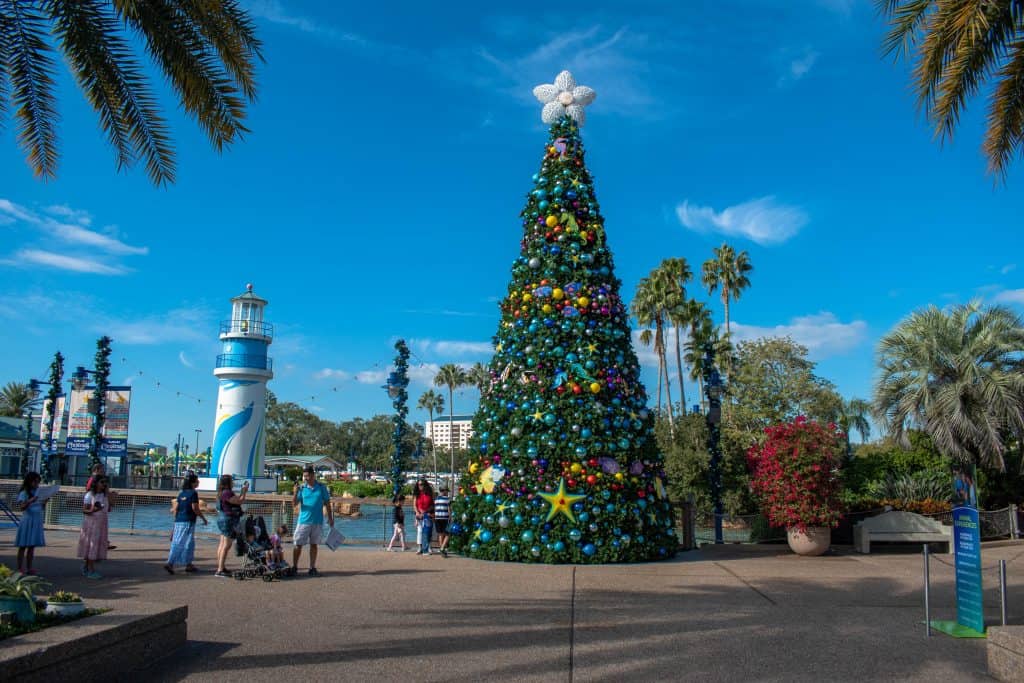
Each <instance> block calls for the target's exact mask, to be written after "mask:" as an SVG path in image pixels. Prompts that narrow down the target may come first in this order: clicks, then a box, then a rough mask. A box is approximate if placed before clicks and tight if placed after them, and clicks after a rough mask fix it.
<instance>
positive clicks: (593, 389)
mask: <svg viewBox="0 0 1024 683" xmlns="http://www.w3.org/2000/svg"><path fill="white" fill-rule="evenodd" d="M599 391H601V385H600V384H598V383H597V382H591V383H590V393H592V394H596V393H597V392H599Z"/></svg>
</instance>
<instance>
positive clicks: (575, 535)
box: [569, 529, 583, 541]
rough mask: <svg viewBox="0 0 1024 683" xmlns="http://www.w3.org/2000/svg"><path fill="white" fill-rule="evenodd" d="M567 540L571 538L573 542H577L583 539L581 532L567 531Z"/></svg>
mask: <svg viewBox="0 0 1024 683" xmlns="http://www.w3.org/2000/svg"><path fill="white" fill-rule="evenodd" d="M569 538H571V539H572V540H574V541H578V540H580V539H581V538H583V532H582V531H580V530H579V529H572V530H570V531H569Z"/></svg>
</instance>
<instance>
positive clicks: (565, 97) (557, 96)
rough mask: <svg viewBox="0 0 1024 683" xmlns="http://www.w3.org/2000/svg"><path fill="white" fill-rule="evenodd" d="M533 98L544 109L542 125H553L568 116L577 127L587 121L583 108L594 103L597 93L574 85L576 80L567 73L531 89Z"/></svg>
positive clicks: (541, 114) (583, 86)
mask: <svg viewBox="0 0 1024 683" xmlns="http://www.w3.org/2000/svg"><path fill="white" fill-rule="evenodd" d="M533 96H534V97H536V98H537V99H538V100H540V103H541V104H543V105H544V109H543V110H541V112H540V119H541V121H543V122H544V123H547V124H551V123H555V122H556V121H558V120H559V119H561V118H562V117H563V116H568V117H569V118H571V119H572V120H573V121H575V122H576V123H578V124H579V125H581V126H582V125H583V123H584V122H585V121H586V120H587V116H586V113H585V112H584V111H583V107H585V106H587V105H588V104H590V103H591V102H593V101H594V98H595V97H597V93H596V92H594V90H593V88H588V87H587V86H585V85H576V79H575V78H573V77H572V74H571V73H569V72H568V71H563V72H562V73H560V74H558V75H557V76H556V77H555V82H554V83H553V84H551V83H544V84H543V85H538V86H537V87H536V88H534V89H533Z"/></svg>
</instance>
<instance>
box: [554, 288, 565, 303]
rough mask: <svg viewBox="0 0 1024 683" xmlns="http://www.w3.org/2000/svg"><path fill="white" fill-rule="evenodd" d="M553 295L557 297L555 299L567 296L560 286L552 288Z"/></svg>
mask: <svg viewBox="0 0 1024 683" xmlns="http://www.w3.org/2000/svg"><path fill="white" fill-rule="evenodd" d="M551 296H552V297H553V298H554V299H555V301H561V300H562V299H564V298H565V292H563V291H562V290H561V289H559V288H558V287H555V288H554V289H553V290H551Z"/></svg>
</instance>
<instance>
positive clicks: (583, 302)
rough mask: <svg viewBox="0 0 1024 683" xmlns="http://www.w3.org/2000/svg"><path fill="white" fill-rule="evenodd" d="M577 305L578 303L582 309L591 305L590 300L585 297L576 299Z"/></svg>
mask: <svg viewBox="0 0 1024 683" xmlns="http://www.w3.org/2000/svg"><path fill="white" fill-rule="evenodd" d="M576 303H578V304H579V305H580V306H581V307H583V308H586V307H587V306H589V305H590V299H588V298H587V297H585V296H581V297H580V298H579V299H576Z"/></svg>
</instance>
